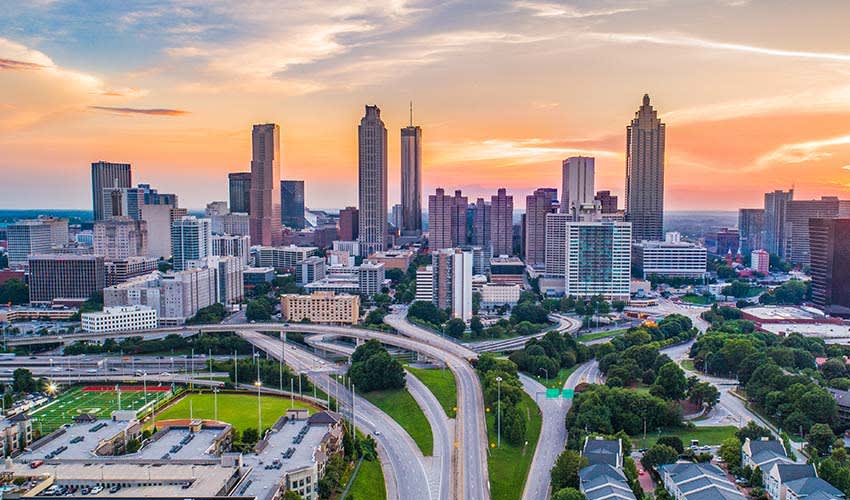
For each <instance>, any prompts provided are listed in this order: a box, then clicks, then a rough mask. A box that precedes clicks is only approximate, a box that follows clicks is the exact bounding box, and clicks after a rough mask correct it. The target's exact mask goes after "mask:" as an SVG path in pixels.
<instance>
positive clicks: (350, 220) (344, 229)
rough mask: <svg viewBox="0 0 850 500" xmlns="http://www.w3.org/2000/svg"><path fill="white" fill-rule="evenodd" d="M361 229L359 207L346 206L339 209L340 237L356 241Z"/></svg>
mask: <svg viewBox="0 0 850 500" xmlns="http://www.w3.org/2000/svg"><path fill="white" fill-rule="evenodd" d="M359 231H360V211H359V210H357V207H345V208H344V209H342V210H340V211H339V239H340V240H342V241H355V240H357V236H358V234H359Z"/></svg>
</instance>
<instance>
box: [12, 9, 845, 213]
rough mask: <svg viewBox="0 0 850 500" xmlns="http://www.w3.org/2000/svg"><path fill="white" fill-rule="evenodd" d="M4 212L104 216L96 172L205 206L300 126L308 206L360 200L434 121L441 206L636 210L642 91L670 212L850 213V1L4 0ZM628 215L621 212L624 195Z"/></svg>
mask: <svg viewBox="0 0 850 500" xmlns="http://www.w3.org/2000/svg"><path fill="white" fill-rule="evenodd" d="M3 4H5V6H4V7H3V8H0V174H2V180H0V208H90V207H91V193H90V178H89V175H90V169H89V164H90V163H91V162H92V161H97V160H107V161H116V162H130V163H132V164H133V180H134V182H135V183H138V182H146V183H150V184H152V185H153V186H154V187H156V188H158V189H159V190H160V191H163V192H176V193H178V194H179V195H180V198H181V205H182V206H185V207H188V208H200V207H203V206H204V204H205V203H207V202H208V201H212V200H223V199H226V195H227V182H226V175H227V173H228V172H234V171H244V170H248V167H249V161H250V132H251V125H252V124H254V123H265V122H276V123H278V124H280V126H281V136H282V144H283V146H282V156H283V172H282V178H284V179H303V180H304V181H305V182H306V190H307V193H306V197H307V200H306V201H307V205H308V206H310V207H314V208H333V207H341V206H345V205H347V204H356V201H357V200H356V197H357V189H356V180H357V171H356V169H357V165H356V149H357V143H356V139H357V136H356V133H357V123H358V122H359V119H360V117H361V116H362V114H363V106H364V105H365V104H377V105H378V106H380V108H381V110H382V118H383V120H384V123H385V124H386V125H387V129H388V132H389V168H390V183H389V195H390V203H391V204H392V203H397V202H398V199H399V158H398V156H399V129H400V128H401V127H402V126H405V125H407V122H408V103H409V101H411V100H412V101H413V102H414V108H415V116H414V120H415V122H416V124H418V125H420V126H422V128H423V157H424V161H423V177H424V186H423V190H424V194H425V195H427V194H428V193H430V192H433V190H434V188H435V187H438V186H441V187H445V188H446V189H447V190H448V189H456V188H460V189H463V191H464V193H465V194H467V195H469V196H470V197H474V196H478V195H487V196H489V195H490V194H491V193H492V192H494V191H495V189H496V188H498V187H501V186H505V187H507V188H508V190H509V191H510V192H511V193H512V194H513V195H514V197H515V204H516V205H517V206H522V205H523V204H524V203H523V202H524V199H525V195H526V194H528V193H529V192H531V191H532V190H533V189H534V188H537V187H546V186H552V187H558V188H560V183H561V178H560V177H561V174H560V163H561V160H562V159H563V158H565V157H567V156H573V155H580V154H583V155H591V156H595V157H596V165H597V180H596V184H597V189H611V190H612V191H615V192H617V193H618V194H622V191H623V183H624V182H623V176H624V171H625V167H624V146H625V127H626V125H627V124H628V122H629V120H631V118H632V117H633V116H634V113H635V111H636V110H637V108H638V106H639V105H640V101H641V97H642V96H643V94H644V93H649V94H650V96H651V97H652V103H653V105H654V106H655V108H656V109H658V110H659V112H660V115H661V117H662V120H664V121H665V122H666V123H667V161H666V169H667V174H666V207H665V208H666V209H668V210H683V209H725V210H734V209H737V208H738V207H743V206H760V205H761V203H762V193H763V192H764V191H765V190H774V189H780V188H782V189H784V188H788V187H790V186H791V185H795V187H796V190H797V193H798V195H797V196H796V197H797V198H799V199H805V198H813V197H818V196H820V195H822V194H825V195H826V194H828V195H839V196H843V197H846V198H850V34H848V27H847V21H848V19H850V2H848V1H846V0H835V1H826V0H824V1H819V0H806V1H791V0H788V1H786V0H764V1H758V0H751V1H747V0H666V1H665V0H647V1H608V2H606V1H601V0H582V1H570V2H546V1H535V0H519V1H501V0H484V1H480V2H473V1H445V2H425V1H422V2H417V1H405V0H370V1H368V2H358V1H352V0H346V1H337V0H323V1H313V2H300V1H292V2H273V1H268V0H264V1H259V0H241V1H232V2H231V1H216V0H197V1H193V0H174V1H134V2H116V1H92V0H81V1H64V0H30V1H27V2H13V1H10V0H0V5H3ZM620 203H621V205H622V203H623V199H622V197H621V199H620Z"/></svg>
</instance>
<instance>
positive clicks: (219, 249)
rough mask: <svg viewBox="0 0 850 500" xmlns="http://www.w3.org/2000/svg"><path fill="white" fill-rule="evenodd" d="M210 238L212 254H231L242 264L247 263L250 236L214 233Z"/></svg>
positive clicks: (222, 255) (221, 255)
mask: <svg viewBox="0 0 850 500" xmlns="http://www.w3.org/2000/svg"><path fill="white" fill-rule="evenodd" d="M211 240H212V255H216V256H219V257H225V256H232V257H236V258H238V259H239V262H241V263H242V265H243V266H247V265H248V259H249V258H250V257H251V237H250V236H236V235H229V234H224V235H221V234H214V235H212V237H211Z"/></svg>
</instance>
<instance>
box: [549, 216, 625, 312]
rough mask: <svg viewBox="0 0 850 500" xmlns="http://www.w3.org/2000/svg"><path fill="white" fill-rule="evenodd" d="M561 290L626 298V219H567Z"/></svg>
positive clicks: (567, 292) (569, 293) (571, 293)
mask: <svg viewBox="0 0 850 500" xmlns="http://www.w3.org/2000/svg"><path fill="white" fill-rule="evenodd" d="M565 234H566V242H565V243H566V248H565V252H564V264H565V265H564V294H565V295H567V296H573V297H593V296H595V295H602V296H604V297H605V298H607V299H610V300H628V299H629V284H630V278H631V249H632V245H631V237H632V226H631V224H630V223H628V222H607V221H606V222H573V221H569V222H566V228H565Z"/></svg>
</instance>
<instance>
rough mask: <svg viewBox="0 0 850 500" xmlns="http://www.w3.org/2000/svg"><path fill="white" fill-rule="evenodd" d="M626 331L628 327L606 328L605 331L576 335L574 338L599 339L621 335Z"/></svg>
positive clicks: (579, 339)
mask: <svg viewBox="0 0 850 500" xmlns="http://www.w3.org/2000/svg"><path fill="white" fill-rule="evenodd" d="M627 331H629V329H628V328H621V329H619V330H608V331H605V332H595V333H588V334H587V335H580V336H578V338H577V339H576V340H578V341H579V342H590V341H591V340H596V339H601V338H605V337H618V336H620V335H623V334H624V333H626V332H627Z"/></svg>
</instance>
